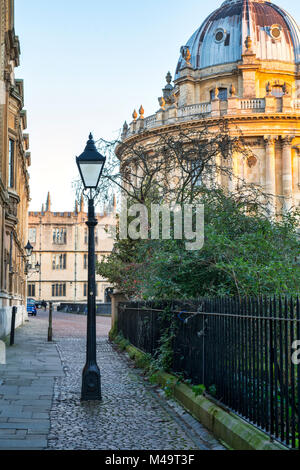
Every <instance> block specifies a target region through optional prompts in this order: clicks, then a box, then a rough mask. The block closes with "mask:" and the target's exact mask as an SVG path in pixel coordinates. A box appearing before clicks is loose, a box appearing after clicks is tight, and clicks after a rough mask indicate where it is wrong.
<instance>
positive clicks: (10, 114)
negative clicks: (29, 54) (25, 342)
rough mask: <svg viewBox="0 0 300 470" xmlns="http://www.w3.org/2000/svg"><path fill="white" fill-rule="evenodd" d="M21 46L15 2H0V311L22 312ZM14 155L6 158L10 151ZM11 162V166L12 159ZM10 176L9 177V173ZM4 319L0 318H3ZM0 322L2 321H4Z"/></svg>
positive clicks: (24, 155) (24, 140)
mask: <svg viewBox="0 0 300 470" xmlns="http://www.w3.org/2000/svg"><path fill="white" fill-rule="evenodd" d="M19 55H20V45H19V39H18V37H17V36H16V35H15V31H14V1H13V0H0V162H1V163H0V310H1V312H0V313H1V318H2V317H3V315H4V316H5V315H6V314H8V313H9V312H10V311H11V307H12V306H13V305H17V306H18V307H20V308H19V309H20V311H26V309H25V304H26V275H25V252H24V246H25V245H26V243H27V240H26V238H27V213H28V205H29V198H30V194H29V175H28V167H29V166H30V154H29V153H28V148H29V139H28V135H27V134H25V133H24V131H25V129H26V127H27V117H26V111H24V110H23V100H24V98H23V97H24V87H23V81H22V80H18V79H16V78H15V68H16V67H18V65H19ZM11 150H12V152H13V158H11V159H10V151H11ZM12 161H13V165H11V162H12ZM11 174H12V175H13V178H11V177H10V175H11ZM3 318H4V317H3ZM3 321H4V320H3Z"/></svg>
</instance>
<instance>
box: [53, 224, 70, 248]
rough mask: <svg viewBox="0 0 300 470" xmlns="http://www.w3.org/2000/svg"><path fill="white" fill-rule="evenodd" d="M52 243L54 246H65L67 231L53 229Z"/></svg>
mask: <svg viewBox="0 0 300 470" xmlns="http://www.w3.org/2000/svg"><path fill="white" fill-rule="evenodd" d="M53 243H54V245H66V243H67V231H66V229H64V228H55V229H54V230H53Z"/></svg>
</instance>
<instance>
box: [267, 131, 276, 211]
mask: <svg viewBox="0 0 300 470" xmlns="http://www.w3.org/2000/svg"><path fill="white" fill-rule="evenodd" d="M277 138H278V137H277V136H273V135H268V136H265V137H264V140H265V148H266V180H265V189H266V192H267V194H268V195H269V200H268V204H267V207H268V213H269V214H270V215H274V214H275V210H276V200H275V195H276V172H275V141H276V140H277Z"/></svg>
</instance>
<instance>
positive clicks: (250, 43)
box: [118, 0, 300, 214]
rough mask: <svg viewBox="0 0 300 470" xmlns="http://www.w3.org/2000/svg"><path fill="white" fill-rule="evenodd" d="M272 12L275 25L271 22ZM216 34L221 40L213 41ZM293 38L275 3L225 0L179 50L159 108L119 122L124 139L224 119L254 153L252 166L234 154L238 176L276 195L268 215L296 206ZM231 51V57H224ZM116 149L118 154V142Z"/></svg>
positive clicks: (298, 104)
mask: <svg viewBox="0 0 300 470" xmlns="http://www.w3.org/2000/svg"><path fill="white" fill-rule="evenodd" d="M248 9H249V12H248ZM256 10H257V11H260V12H261V13H260V16H259V15H257V14H256ZM245 12H246V13H247V12H248V13H247V14H246V13H245ZM272 12H273V13H272ZM272 15H273V16H272ZM261 18H263V22H264V24H263V25H261V24H260V21H262V19H261ZM273 18H275V19H276V21H277V22H279V21H280V25H279V26H278V25H277V24H276V25H272V22H273V21H275V19H273ZM279 18H281V19H280V20H279ZM269 23H270V24H269ZM224 24H226V25H227V27H226V28H225V27H224ZM222 25H223V26H222ZM220 26H222V27H220ZM276 29H279V33H278V32H277V31H276ZM220 32H221V36H218V34H220ZM229 32H230V33H231V40H230V34H229ZM275 34H276V35H277V34H279V36H278V37H276V38H275ZM222 35H223V43H222V41H219V43H220V44H218V45H216V42H218V39H219V38H221V37H222ZM272 35H274V37H273V36H272ZM227 40H228V43H227V44H226V41H227ZM204 44H207V46H205V47H206V48H207V49H208V50H205V47H204ZM299 44H300V30H299V28H298V26H297V25H296V23H295V22H294V20H293V19H292V18H291V17H290V16H289V15H288V14H287V13H286V12H284V11H283V10H281V9H280V8H279V7H277V6H275V5H273V4H271V3H270V2H264V1H262V0H256V1H255V0H249V1H246V0H227V1H226V2H224V4H222V6H221V7H220V8H219V9H218V10H216V12H213V13H212V15H211V16H210V17H209V18H208V20H206V21H205V22H204V23H203V25H202V26H201V27H200V28H199V30H198V32H196V33H195V34H194V35H193V36H192V38H191V39H190V41H189V42H188V45H187V46H183V47H182V48H181V53H182V57H181V59H180V61H179V63H178V66H177V70H176V75H175V80H174V86H172V85H171V86H170V83H171V79H170V73H168V75H167V86H166V87H165V88H164V89H163V97H161V98H159V103H160V106H161V108H160V109H159V110H158V111H157V112H156V113H155V114H154V115H152V116H149V117H144V112H143V113H142V114H141V113H140V116H139V117H138V116H137V114H136V113H134V120H133V121H132V122H131V124H130V125H127V123H125V124H124V128H123V134H122V138H123V141H124V142H126V144H127V145H130V144H132V143H134V142H141V143H142V142H143V143H144V144H145V143H147V144H149V145H150V146H151V145H155V141H156V138H157V137H158V136H160V135H163V134H168V135H170V134H173V135H176V134H178V132H180V131H187V130H188V129H193V130H195V129H197V126H198V127H199V128H201V125H202V124H203V122H205V123H206V124H207V125H209V126H211V129H212V130H214V128H215V130H216V131H217V130H218V127H217V126H218V123H219V121H220V119H224V120H226V121H227V123H228V129H229V132H230V134H231V135H232V136H238V135H240V134H242V135H243V138H244V139H245V140H246V141H247V143H248V144H249V145H250V147H251V149H252V152H253V155H254V156H255V158H254V159H253V161H252V162H251V164H250V165H249V164H248V162H246V161H245V159H244V158H243V157H242V156H241V155H235V156H234V161H233V162H232V167H233V170H234V173H235V174H236V176H238V177H243V178H244V179H245V180H246V181H248V182H250V183H255V184H258V185H260V186H261V187H262V188H263V189H264V190H265V191H266V192H268V193H269V194H271V195H274V199H273V200H272V201H271V202H270V208H269V209H270V211H271V213H274V214H275V213H281V211H282V210H285V211H287V210H289V209H290V208H291V207H297V206H299V205H300V89H299V83H300V82H299V80H300V58H299ZM189 47H190V48H191V52H190V50H189ZM216 47H218V48H219V49H218V50H217V52H216ZM209 48H211V54H209ZM280 48H281V49H282V51H283V52H282V54H283V57H282V60H281V58H280V54H279V53H278V51H279V50H280ZM218 51H219V53H218ZM239 51H240V52H239ZM222 54H223V55H222ZM231 56H232V57H234V56H236V61H232V62H230V59H228V57H229V58H230V57H231ZM201 61H202V62H201ZM220 62H222V63H220ZM203 64H204V65H203ZM118 155H119V157H120V159H121V160H122V146H120V147H119V148H118Z"/></svg>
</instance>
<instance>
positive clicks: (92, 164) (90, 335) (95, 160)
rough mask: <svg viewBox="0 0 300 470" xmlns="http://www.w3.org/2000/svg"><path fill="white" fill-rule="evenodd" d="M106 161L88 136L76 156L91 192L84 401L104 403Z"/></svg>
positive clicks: (88, 222) (85, 186) (86, 185)
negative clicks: (101, 191) (100, 312)
mask: <svg viewBox="0 0 300 470" xmlns="http://www.w3.org/2000/svg"><path fill="white" fill-rule="evenodd" d="M105 161H106V158H105V157H103V155H101V154H100V153H99V152H98V151H97V149H96V146H95V142H94V140H93V136H92V134H90V136H89V140H88V142H87V145H86V148H85V151H84V152H83V154H81V155H80V156H79V157H76V163H77V166H78V169H79V173H80V176H81V179H82V183H83V186H84V189H85V190H87V191H88V202H89V205H88V220H87V222H86V224H87V226H88V230H89V243H88V301H87V304H88V314H87V345H86V364H85V367H84V369H83V372H82V388H81V400H82V401H90V400H101V375H100V369H99V367H98V365H97V357H96V295H95V293H96V274H95V227H96V225H97V224H98V222H97V219H96V217H95V207H94V197H95V192H96V190H97V187H98V184H99V181H100V178H101V175H102V171H103V168H104V164H105Z"/></svg>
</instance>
